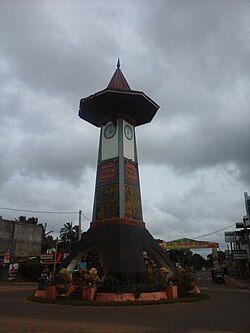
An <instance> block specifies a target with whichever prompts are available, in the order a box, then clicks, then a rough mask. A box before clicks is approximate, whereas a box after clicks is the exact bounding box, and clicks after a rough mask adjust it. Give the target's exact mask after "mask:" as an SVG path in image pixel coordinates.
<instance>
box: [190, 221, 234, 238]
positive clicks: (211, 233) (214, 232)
mask: <svg viewBox="0 0 250 333" xmlns="http://www.w3.org/2000/svg"><path fill="white" fill-rule="evenodd" d="M233 225H234V224H232V223H231V224H230V225H229V226H228V227H225V228H222V229H219V230H216V231H213V232H210V233H208V234H205V235H201V236H197V237H193V239H198V238H201V237H205V236H209V235H213V234H216V233H217V232H220V231H224V230H226V229H229V228H231V227H232V226H233Z"/></svg>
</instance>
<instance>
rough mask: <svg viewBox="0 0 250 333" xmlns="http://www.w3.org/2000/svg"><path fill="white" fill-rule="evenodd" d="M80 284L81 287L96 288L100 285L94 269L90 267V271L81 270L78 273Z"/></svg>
mask: <svg viewBox="0 0 250 333" xmlns="http://www.w3.org/2000/svg"><path fill="white" fill-rule="evenodd" d="M80 277H81V283H82V286H83V287H88V286H92V287H94V286H97V285H98V284H99V283H100V278H99V276H98V273H97V270H96V268H94V267H92V268H91V269H90V270H85V269H82V270H81V271H80Z"/></svg>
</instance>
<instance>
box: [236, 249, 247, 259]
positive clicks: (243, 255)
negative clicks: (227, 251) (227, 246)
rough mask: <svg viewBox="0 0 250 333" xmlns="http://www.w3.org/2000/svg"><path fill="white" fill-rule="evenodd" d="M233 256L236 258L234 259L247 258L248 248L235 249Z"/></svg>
mask: <svg viewBox="0 0 250 333" xmlns="http://www.w3.org/2000/svg"><path fill="white" fill-rule="evenodd" d="M233 258H234V260H240V259H247V251H246V250H234V251H233Z"/></svg>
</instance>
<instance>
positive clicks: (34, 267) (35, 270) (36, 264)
mask: <svg viewBox="0 0 250 333" xmlns="http://www.w3.org/2000/svg"><path fill="white" fill-rule="evenodd" d="M19 273H20V276H21V278H22V279H24V280H26V281H38V279H39V277H40V275H41V273H42V265H41V263H40V260H39V259H38V258H33V259H28V260H26V261H24V262H23V263H22V264H21V266H20V270H19Z"/></svg>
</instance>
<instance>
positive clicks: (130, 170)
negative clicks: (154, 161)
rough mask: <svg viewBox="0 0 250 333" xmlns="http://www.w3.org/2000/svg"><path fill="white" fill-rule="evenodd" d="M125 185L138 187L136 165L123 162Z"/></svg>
mask: <svg viewBox="0 0 250 333" xmlns="http://www.w3.org/2000/svg"><path fill="white" fill-rule="evenodd" d="M125 183H129V184H132V185H135V186H139V177H138V165H137V164H136V163H133V162H130V161H127V160H125Z"/></svg>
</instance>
